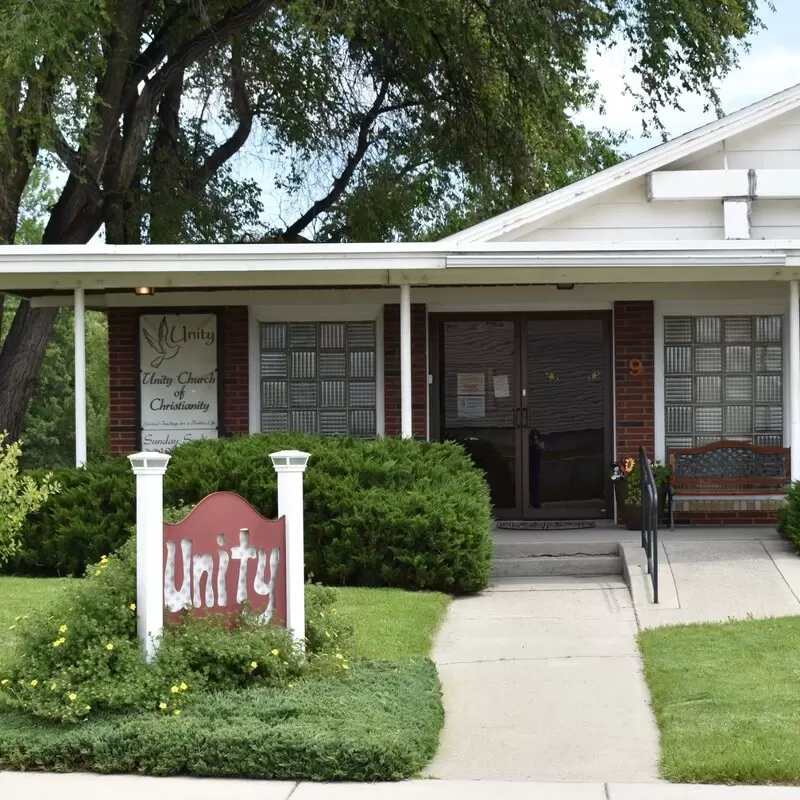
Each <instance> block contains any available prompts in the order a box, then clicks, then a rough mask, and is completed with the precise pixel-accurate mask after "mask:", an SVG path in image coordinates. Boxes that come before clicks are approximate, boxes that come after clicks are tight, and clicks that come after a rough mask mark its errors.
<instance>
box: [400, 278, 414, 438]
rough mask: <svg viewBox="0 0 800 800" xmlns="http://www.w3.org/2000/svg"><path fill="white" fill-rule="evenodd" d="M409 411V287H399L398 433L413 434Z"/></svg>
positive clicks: (409, 436) (405, 435) (403, 434)
mask: <svg viewBox="0 0 800 800" xmlns="http://www.w3.org/2000/svg"><path fill="white" fill-rule="evenodd" d="M413 432H414V431H413V425H412V412H411V287H410V286H409V285H408V284H407V283H404V284H403V285H402V286H401V287H400V433H401V435H402V437H403V438H404V439H410V438H411V437H412V436H413Z"/></svg>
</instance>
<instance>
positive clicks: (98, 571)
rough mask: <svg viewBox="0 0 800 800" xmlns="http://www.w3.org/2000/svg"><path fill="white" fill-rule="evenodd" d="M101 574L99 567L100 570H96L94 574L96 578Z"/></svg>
mask: <svg viewBox="0 0 800 800" xmlns="http://www.w3.org/2000/svg"><path fill="white" fill-rule="evenodd" d="M99 574H100V570H99V569H98V570H95V573H94V576H95V578H96V577H97V576H98V575H99Z"/></svg>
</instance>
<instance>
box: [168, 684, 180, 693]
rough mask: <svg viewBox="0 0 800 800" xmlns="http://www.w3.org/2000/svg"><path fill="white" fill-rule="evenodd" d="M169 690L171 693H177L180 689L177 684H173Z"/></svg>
mask: <svg viewBox="0 0 800 800" xmlns="http://www.w3.org/2000/svg"><path fill="white" fill-rule="evenodd" d="M170 691H171V692H172V694H178V692H179V691H180V689H179V688H178V687H177V686H173V687H171V688H170Z"/></svg>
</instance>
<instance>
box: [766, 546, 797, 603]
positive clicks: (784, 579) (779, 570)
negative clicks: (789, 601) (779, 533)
mask: <svg viewBox="0 0 800 800" xmlns="http://www.w3.org/2000/svg"><path fill="white" fill-rule="evenodd" d="M758 543H759V544H760V545H761V547H762V548H763V550H764V552H765V553H766V554H767V558H768V559H769V560H770V561H771V562H772V566H773V567H775V569H776V570H777V572H778V575H780V576H781V580H782V581H783V582H784V583H785V584H786V588H787V589H788V590H789V591H790V592H791V593H792V597H794V599H795V600H796V601H797V604H798V605H800V597H798V596H797V595H796V594H795V591H794V589H792V585H791V584H790V583H789V581H788V580H787V579H786V576H785V575H784V574H783V570H782V569H781V568H780V567H779V566H778V563H777V562H776V561H775V559H774V558H773V557H772V553H770V551H769V550H767V546H766V545H765V544H764V542H763V540H762V539H759V540H758Z"/></svg>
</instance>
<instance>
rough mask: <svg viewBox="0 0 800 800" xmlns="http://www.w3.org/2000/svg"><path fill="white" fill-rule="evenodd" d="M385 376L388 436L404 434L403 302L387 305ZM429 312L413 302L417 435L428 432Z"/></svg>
mask: <svg viewBox="0 0 800 800" xmlns="http://www.w3.org/2000/svg"><path fill="white" fill-rule="evenodd" d="M383 350H384V357H383V378H384V403H385V414H386V427H385V432H386V435H387V436H399V435H400V413H401V412H400V306H399V305H387V306H384V307H383ZM427 352H428V314H427V309H426V307H425V305H424V304H419V303H412V304H411V419H412V430H413V433H414V436H416V437H418V438H422V439H425V438H427V435H428V362H427Z"/></svg>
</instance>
